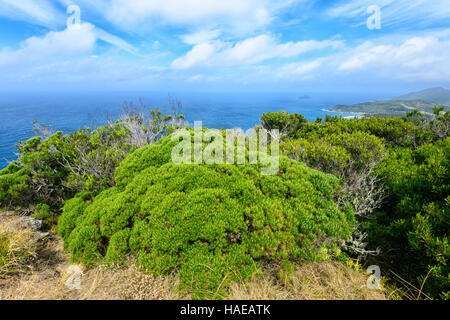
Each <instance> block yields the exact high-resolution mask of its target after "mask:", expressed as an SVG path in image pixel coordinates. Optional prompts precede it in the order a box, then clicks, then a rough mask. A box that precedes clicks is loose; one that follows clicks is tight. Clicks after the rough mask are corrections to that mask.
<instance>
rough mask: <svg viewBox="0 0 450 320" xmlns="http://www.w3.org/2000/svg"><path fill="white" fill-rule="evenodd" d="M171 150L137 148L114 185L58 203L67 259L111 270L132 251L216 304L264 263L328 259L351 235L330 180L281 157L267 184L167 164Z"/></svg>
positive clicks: (252, 169) (348, 215) (349, 218)
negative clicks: (214, 299) (103, 265)
mask: <svg viewBox="0 0 450 320" xmlns="http://www.w3.org/2000/svg"><path fill="white" fill-rule="evenodd" d="M173 146H174V142H172V141H171V140H170V138H164V139H162V140H161V141H160V142H158V143H156V144H153V145H149V146H146V147H144V148H141V149H139V150H136V151H135V152H134V153H132V154H131V155H129V156H128V157H127V158H126V159H125V160H124V161H123V162H122V164H121V165H120V166H119V167H118V169H117V170H116V174H115V178H116V182H117V184H116V186H115V187H113V188H110V189H108V190H105V191H103V192H102V193H100V194H99V195H98V196H96V197H95V198H93V199H92V195H90V194H89V193H82V194H80V195H78V196H77V197H75V198H74V199H71V200H68V201H67V202H66V205H65V207H64V210H63V214H62V216H61V217H60V219H59V222H58V230H59V234H60V235H61V237H62V238H63V239H64V245H65V248H66V249H67V250H68V251H69V252H70V253H71V254H72V258H73V259H74V260H75V261H81V262H83V263H84V264H87V265H89V264H93V263H96V262H99V261H102V260H103V259H106V261H108V262H110V263H119V264H120V263H122V262H124V261H125V257H126V255H127V254H130V253H131V254H135V255H136V256H137V258H138V260H139V262H140V264H141V265H142V266H143V267H144V268H145V269H147V270H148V271H149V272H151V273H154V274H167V273H170V272H178V274H179V277H180V279H181V286H182V287H183V288H184V289H186V290H188V291H190V292H192V293H193V297H194V298H211V297H223V296H224V294H225V291H226V288H227V286H228V285H229V284H230V282H231V281H233V280H240V279H248V278H250V277H251V276H252V275H255V274H257V273H258V272H259V271H260V266H261V263H262V262H264V261H272V262H276V263H279V264H283V263H288V262H289V261H301V260H322V259H327V258H329V257H330V256H331V255H332V254H333V252H335V250H337V249H338V245H337V243H338V242H339V241H340V240H342V239H344V240H346V239H347V238H348V237H349V235H350V233H351V231H352V226H353V222H354V216H353V213H352V211H351V209H350V207H346V208H345V209H340V208H339V206H338V205H337V204H336V203H335V202H334V201H333V197H334V194H335V191H336V190H337V189H338V188H339V181H338V179H336V178H335V177H333V176H332V175H326V174H323V173H320V172H318V171H315V170H312V169H309V168H307V167H306V166H305V165H304V164H302V163H297V162H295V161H292V160H289V159H287V158H285V157H283V158H281V159H280V162H281V163H280V169H279V173H278V175H274V176H264V175H261V173H260V167H259V166H258V165H247V166H243V165H240V166H238V165H175V164H173V163H171V161H170V154H171V150H172V147H173Z"/></svg>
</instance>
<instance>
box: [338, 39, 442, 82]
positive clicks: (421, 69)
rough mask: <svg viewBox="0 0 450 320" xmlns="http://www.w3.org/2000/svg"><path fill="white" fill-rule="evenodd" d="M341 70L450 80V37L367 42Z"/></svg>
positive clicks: (382, 75)
mask: <svg viewBox="0 0 450 320" xmlns="http://www.w3.org/2000/svg"><path fill="white" fill-rule="evenodd" d="M338 71H342V72H346V73H352V72H353V73H354V72H365V73H366V74H367V75H369V74H370V75H371V76H372V77H380V76H381V77H382V78H386V77H389V78H396V79H408V80H435V81H440V80H444V81H450V39H449V38H445V37H444V38H440V37H438V36H436V35H431V34H429V35H423V36H417V37H410V38H407V39H405V40H403V41H402V42H401V43H400V44H398V45H395V44H391V43H387V41H378V43H376V44H375V43H374V42H372V41H367V42H365V43H364V44H362V45H360V46H359V47H357V48H355V49H353V50H352V51H351V52H350V54H349V56H347V57H346V58H345V59H344V60H343V61H342V62H341V63H340V65H339V67H338Z"/></svg>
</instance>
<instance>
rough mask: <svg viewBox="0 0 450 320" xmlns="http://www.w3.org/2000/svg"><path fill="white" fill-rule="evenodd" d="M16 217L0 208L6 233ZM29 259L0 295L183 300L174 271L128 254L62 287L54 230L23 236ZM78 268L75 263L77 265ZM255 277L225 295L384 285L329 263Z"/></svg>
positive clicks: (337, 295)
mask: <svg viewBox="0 0 450 320" xmlns="http://www.w3.org/2000/svg"><path fill="white" fill-rule="evenodd" d="M21 219H22V218H20V217H18V216H15V215H12V214H5V213H0V227H3V228H6V226H5V225H7V228H8V230H9V232H13V233H19V234H20V233H21V232H25V231H24V230H23V227H22V226H21ZM28 240H29V241H30V243H32V246H33V247H34V248H37V249H36V251H35V256H34V257H35V258H34V260H33V261H32V263H31V264H30V265H29V266H28V267H27V269H26V272H20V273H15V274H8V276H4V277H3V278H0V299H2V300H3V299H17V300H21V299H26V300H41V299H46V300H48V299H50V300H53V299H77V300H78V299H80V300H92V299H93V300H99V299H101V300H109V299H131V300H174V299H189V298H190V297H189V296H185V295H184V296H183V295H181V294H180V293H179V290H178V279H177V277H176V276H165V277H154V276H151V275H148V274H145V273H143V272H141V271H140V270H139V269H138V268H137V267H136V264H135V263H134V261H133V259H131V258H130V259H129V262H128V263H127V264H126V265H127V267H125V268H120V267H106V266H97V267H95V268H91V269H89V270H82V271H83V274H82V276H81V286H80V289H79V290H70V289H69V288H68V287H67V286H66V281H67V280H68V278H69V276H70V274H69V273H68V270H70V266H71V264H70V262H69V256H68V255H67V254H65V253H64V251H63V246H62V242H61V240H60V239H59V238H58V237H57V236H56V235H54V234H52V235H51V236H50V237H49V238H47V239H45V240H41V241H39V242H37V241H35V240H33V237H32V236H30V237H29V238H28ZM80 268H81V267H80ZM263 273H264V275H263V276H262V277H261V278H257V279H253V280H251V281H246V282H236V283H234V284H232V286H231V288H230V290H229V292H230V294H229V296H228V298H227V299H230V300H236V299H243V300H277V299H281V300H305V299H308V300H309V299H331V300H336V299H340V300H349V299H364V300H366V299H376V300H385V299H387V298H388V294H387V290H371V289H368V288H367V287H366V280H367V276H366V275H365V274H363V273H361V272H358V271H355V270H353V269H352V268H351V267H348V266H344V265H342V264H339V263H335V262H323V263H311V264H307V265H303V266H297V268H296V270H295V272H293V273H291V274H289V275H288V276H285V280H284V281H280V280H279V278H278V277H277V276H275V275H276V274H277V268H276V267H273V266H272V267H270V266H267V267H265V268H264V272H263Z"/></svg>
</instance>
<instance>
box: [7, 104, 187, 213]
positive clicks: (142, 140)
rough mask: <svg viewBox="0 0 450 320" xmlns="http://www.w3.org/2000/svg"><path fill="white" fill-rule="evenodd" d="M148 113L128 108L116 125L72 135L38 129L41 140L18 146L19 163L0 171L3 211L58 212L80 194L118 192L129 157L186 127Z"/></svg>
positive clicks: (177, 119)
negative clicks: (119, 170)
mask: <svg viewBox="0 0 450 320" xmlns="http://www.w3.org/2000/svg"><path fill="white" fill-rule="evenodd" d="M144 111H145V110H143V111H140V112H137V111H136V109H135V108H132V107H128V108H127V109H126V112H125V113H124V115H123V117H122V118H121V119H119V120H117V121H115V122H111V123H109V124H108V125H105V126H101V127H98V128H97V129H95V130H91V129H90V128H85V129H80V130H78V131H77V132H72V133H69V134H63V133H62V132H60V131H59V132H55V133H51V130H49V128H48V127H47V126H45V125H40V124H38V125H37V129H36V131H38V133H39V134H40V136H36V137H33V138H31V139H29V140H28V141H26V142H19V143H18V144H17V148H18V154H19V158H18V159H17V160H16V161H13V162H12V163H11V164H10V165H9V166H8V167H7V168H5V169H4V170H1V171H0V207H15V206H20V207H28V206H35V205H38V204H46V205H49V206H50V207H52V209H54V210H59V209H60V208H61V207H62V204H63V203H64V201H65V200H66V199H70V198H72V197H73V196H74V195H75V194H76V193H77V192H80V191H83V190H85V191H93V192H99V191H101V190H103V189H105V188H108V187H111V186H113V185H114V172H115V169H116V167H117V166H118V165H119V163H120V162H121V161H122V160H123V159H124V158H125V157H126V156H127V155H128V154H129V153H130V152H132V151H133V150H135V149H136V148H138V147H141V146H143V145H146V144H149V143H153V142H155V141H157V140H159V139H160V138H161V137H163V136H164V135H166V134H167V133H170V132H172V130H173V129H174V128H177V127H179V126H180V125H182V123H183V119H184V118H183V117H182V116H178V115H174V116H167V115H163V114H162V112H161V111H159V110H157V109H155V110H148V114H146V113H144Z"/></svg>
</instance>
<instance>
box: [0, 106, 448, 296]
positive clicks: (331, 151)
mask: <svg viewBox="0 0 450 320" xmlns="http://www.w3.org/2000/svg"><path fill="white" fill-rule="evenodd" d="M449 119H450V113H449V112H446V113H445V110H444V109H442V108H434V110H433V113H432V114H429V115H427V114H425V115H424V114H422V113H420V112H419V111H413V112H410V113H408V114H407V115H406V116H405V117H404V118H381V117H378V118H375V117H370V118H361V119H343V118H339V117H330V116H327V117H326V118H325V119H324V120H323V119H317V120H316V121H315V122H308V121H306V119H305V118H304V117H302V116H301V115H298V114H288V113H286V112H281V113H265V114H264V115H263V117H262V119H261V126H260V127H259V129H261V128H263V129H267V130H270V129H278V130H279V133H280V134H279V136H278V137H275V136H272V139H273V138H280V140H281V142H280V143H281V144H280V149H281V151H282V153H283V156H282V157H280V166H279V170H278V173H277V174H276V175H272V176H266V175H262V174H261V171H260V169H261V168H260V166H259V165H211V164H209V165H206V164H203V165H175V164H173V163H172V162H171V152H172V149H173V147H174V145H175V144H176V142H175V141H172V139H171V137H166V136H168V135H170V134H171V132H173V130H174V129H176V128H179V127H181V126H183V118H182V117H181V116H178V115H175V116H170V117H169V116H165V115H163V114H162V113H160V112H159V111H157V110H153V111H150V112H149V113H147V114H143V113H138V112H136V111H132V112H131V111H129V112H127V113H126V115H125V116H124V117H123V118H122V119H120V120H118V121H114V122H111V123H110V124H109V125H107V126H104V127H99V128H97V129H95V130H90V129H84V130H80V131H78V132H76V133H71V134H63V133H61V132H57V133H51V134H48V132H47V130H46V127H42V126H41V127H40V131H39V132H40V133H41V135H40V136H37V137H35V138H32V139H30V140H28V141H26V142H22V143H19V144H18V149H19V153H20V157H19V159H18V160H17V161H14V162H13V163H11V164H10V165H9V166H8V167H7V168H5V169H3V170H2V171H0V206H1V207H3V208H15V209H18V210H22V211H23V212H29V211H31V212H32V214H33V217H34V218H36V219H41V220H43V221H44V228H45V229H47V230H50V231H51V232H55V231H57V232H58V234H59V235H60V237H61V238H62V241H63V245H64V249H65V250H66V252H68V253H69V254H70V259H71V261H72V262H74V263H81V264H82V265H84V266H85V267H86V268H88V269H87V270H98V269H97V268H100V267H102V268H103V267H105V268H109V267H114V268H125V269H127V268H129V267H130V265H131V264H133V265H136V268H138V270H139V272H142V274H145V275H151V276H149V277H153V278H152V279H169V278H170V279H176V281H175V280H174V281H173V282H170V283H171V285H173V286H174V287H173V288H176V290H175V291H176V292H177V294H178V295H179V297H190V298H194V299H226V298H230V297H240V295H239V294H241V296H242V298H244V297H246V296H255V297H261V298H265V297H274V296H275V297H276V296H279V297H281V296H283V294H286V291H283V290H285V289H286V288H290V289H289V294H288V295H285V296H284V297H289V298H299V297H302V295H304V297H315V298H323V297H332V296H333V295H334V296H335V297H338V298H343V299H346V298H349V297H353V298H360V297H361V295H353V294H349V295H346V294H345V293H344V292H342V291H337V290H334V289H333V290H331V291H327V290H328V289H326V290H325V289H324V290H325V291H321V292H322V293H320V294H317V295H314V294H312V293H309V294H306V293H305V292H307V291H308V290H309V289H308V283H312V284H311V286H312V288H317V286H320V285H324V286H325V288H329V287H335V285H334V284H332V283H334V281H335V279H336V278H332V277H331V276H330V274H332V273H335V274H336V275H335V276H336V277H340V275H338V274H339V273H340V272H341V271H342V272H343V273H344V274H345V276H344V278H346V279H348V277H350V275H349V274H347V273H345V272H346V271H345V270H347V269H348V266H345V264H349V265H352V266H355V264H354V262H353V261H357V262H356V265H357V266H359V265H360V263H362V264H363V265H369V264H376V265H379V266H380V267H381V270H382V274H383V275H391V274H392V275H396V276H395V277H394V276H392V277H390V278H388V279H387V280H386V281H387V283H388V284H389V285H391V284H392V283H394V281H393V280H394V278H395V279H397V278H399V279H401V284H399V283H398V282H396V283H397V284H396V285H400V286H401V290H403V292H404V294H403V297H408V298H426V299H448V298H449V297H450V296H449V294H450V293H449V284H450V282H449V280H450V279H449V273H450V269H449V266H448V258H449V255H450V247H449V245H448V230H449V224H450V207H449V206H450V203H449V202H450V192H449V191H450V173H449V168H450V160H449V157H450V137H449ZM191 132H193V131H191ZM248 139H249V138H247V144H248ZM247 156H248V154H247ZM0 239H1V241H0V254H1V257H8V258H7V259H6V260H1V261H17V262H18V263H19V264H20V265H23V261H24V260H23V259H25V260H26V259H27V257H33V251H32V250H31V249H30V248H28V247H26V246H25V247H23V248H21V247H20V245H19V246H18V247H15V246H11V243H14V244H17V243H20V241H19V242H15V240H14V241H13V240H11V239H14V236H13V235H12V234H11V233H8V232H2V233H0ZM9 257H14V258H9ZM22 258H23V259H22ZM2 259H3V258H2ZM130 259H131V260H130ZM130 261H133V263H130ZM1 263H3V262H0V268H1V266H2V264H1ZM3 265H8V267H7V268H8V270H15V269H17V271H18V270H20V268H19V267H18V265H16V266H13V264H11V263H10V262H7V263H6V264H5V263H3ZM11 266H13V267H11ZM306 266H327V267H326V268H327V270H334V271H332V272H331V273H327V272H325V271H323V272H322V271H319V274H320V276H319V279H318V280H317V281H316V280H315V282H314V281H312V282H311V281H310V282H308V281H309V280H311V279H310V278H308V279H309V280H308V281H307V280H301V281H300V280H299V279H303V278H302V277H304V273H301V272H300V273H299V271H298V270H300V269H301V270H305V269H304V268H306ZM339 266H342V267H345V268H347V269H345V268H344V269H340V268H341V267H339ZM299 268H300V269H299ZM312 268H313V269H314V268H316V267H312ZM317 268H318V270H322V269H321V267H317ZM313 269H311V270H313ZM4 270H6V269H5V268H4ZM314 270H317V269H314ZM311 272H314V271H311ZM357 272H358V271H357ZM327 274H328V275H327ZM171 277H172V278H171ZM330 277H331V278H330ZM149 279H150V278H149ZM358 279H362V278H358ZM149 281H150V280H149ZM299 281H300V282H299ZM358 281H360V280H358ZM358 281H357V283H360V282H358ZM264 283H265V284H269V283H270V284H271V285H272V286H273V287H274V288H279V289H280V291H279V292H278V293H277V292H276V290H278V289H276V290H275V289H274V290H275V291H270V292H267V294H263V293H262V292H263V291H261V292H260V293H261V295H257V294H253V295H252V294H251V292H255V291H254V290H257V289H255V288H260V286H265V285H264ZM404 284H408V285H407V286H406V287H405V286H404ZM137 287H139V285H138V284H137ZM266 287H267V286H266ZM238 289H239V290H238ZM139 290H140V289H136V291H139ZM236 290H238V291H236ZM252 290H253V291H252ZM260 290H264V288H261V289H260ZM296 290H298V292H297V291H296ZM346 290H348V292H355V291H354V290H356V289H355V288H352V287H351V286H349V287H348V288H347V289H346ZM360 290H361V291H360V292H361V294H363V292H366V291H364V290H362V289H360ZM132 291H133V290H132ZM237 292H239V294H238V293H237ZM244 292H247V293H246V294H247V295H246V294H244ZM401 296H402V295H401ZM128 297H131V298H133V297H135V298H137V297H138V296H136V295H133V294H132V293H130V294H129V295H128ZM163 297H166V298H167V297H174V296H171V295H163ZM380 298H381V297H380Z"/></svg>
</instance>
